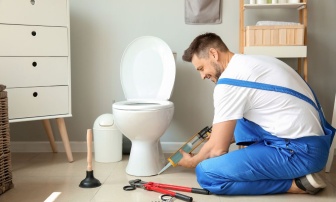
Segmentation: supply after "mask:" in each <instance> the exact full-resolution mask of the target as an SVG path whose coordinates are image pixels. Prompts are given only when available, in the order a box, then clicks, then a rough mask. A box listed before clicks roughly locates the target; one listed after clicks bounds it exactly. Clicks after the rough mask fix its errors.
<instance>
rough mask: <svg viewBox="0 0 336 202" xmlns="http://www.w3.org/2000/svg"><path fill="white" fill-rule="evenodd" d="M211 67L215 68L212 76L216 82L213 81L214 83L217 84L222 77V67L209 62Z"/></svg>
mask: <svg viewBox="0 0 336 202" xmlns="http://www.w3.org/2000/svg"><path fill="white" fill-rule="evenodd" d="M211 65H212V66H213V67H214V68H215V72H216V73H215V75H214V79H215V80H216V81H213V82H214V83H217V81H218V79H219V77H220V76H221V75H222V73H223V71H222V69H223V68H222V66H221V65H220V64H219V63H215V62H211Z"/></svg>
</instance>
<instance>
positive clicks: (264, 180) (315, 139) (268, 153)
mask: <svg viewBox="0 0 336 202" xmlns="http://www.w3.org/2000/svg"><path fill="white" fill-rule="evenodd" d="M217 84H226V85H235V86H240V87H247V88H256V89H260V90H268V91H276V92H281V93H288V94H290V95H293V96H296V97H298V98H300V99H303V100H305V101H307V102H308V103H310V104H312V105H313V106H314V108H315V109H316V110H318V112H319V115H320V119H321V124H322V127H323V130H324V134H325V135H324V136H310V137H303V138H298V139H283V138H278V137H276V136H274V135H271V134H270V133H269V132H267V131H265V130H264V129H262V128H261V127H260V126H259V125H257V124H255V123H253V122H251V121H249V120H247V119H244V118H243V119H240V120H237V124H236V128H235V131H234V136H235V140H236V143H237V144H242V143H248V144H249V143H252V144H250V145H249V146H248V147H246V148H244V149H240V150H237V151H233V152H229V153H227V154H225V155H222V156H218V157H215V158H210V159H207V160H204V161H202V162H201V163H199V164H198V165H197V167H196V176H197V181H198V183H199V184H200V185H201V187H203V188H204V189H208V190H209V191H210V192H211V193H214V194H225V195H261V194H277V193H285V192H287V191H288V190H289V188H290V187H291V185H292V180H293V179H294V178H298V177H301V176H304V175H307V174H310V173H315V172H319V171H320V170H322V169H323V168H324V166H325V164H326V162H327V159H328V154H329V148H330V146H331V143H332V140H333V137H334V134H335V129H334V128H333V127H332V126H331V125H330V124H329V123H328V122H327V121H326V120H325V118H324V115H323V112H322V110H321V107H320V104H319V103H318V101H317V98H316V96H315V94H314V96H315V100H316V103H317V104H315V103H314V102H313V101H312V100H311V99H310V98H308V97H306V96H305V95H303V94H301V93H299V92H297V91H294V90H292V89H289V88H285V87H281V86H275V85H270V84H263V83H256V82H250V81H242V80H235V79H227V78H225V79H220V80H219V81H218V83H217Z"/></svg>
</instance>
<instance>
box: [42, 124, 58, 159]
mask: <svg viewBox="0 0 336 202" xmlns="http://www.w3.org/2000/svg"><path fill="white" fill-rule="evenodd" d="M42 121H43V126H44V129H45V131H46V132H47V135H48V138H49V142H50V146H51V150H52V151H53V152H54V153H57V146H56V144H55V138H54V134H53V132H52V129H51V125H50V121H49V119H44V120H42Z"/></svg>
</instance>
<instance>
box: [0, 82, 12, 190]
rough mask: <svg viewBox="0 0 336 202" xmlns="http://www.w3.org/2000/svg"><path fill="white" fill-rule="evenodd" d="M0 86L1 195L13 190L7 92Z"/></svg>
mask: <svg viewBox="0 0 336 202" xmlns="http://www.w3.org/2000/svg"><path fill="white" fill-rule="evenodd" d="M4 89H5V86H4V85H1V84H0V195H1V194H3V193H5V192H6V191H8V190H9V189H11V188H13V187H14V186H13V182H12V163H11V154H10V148H9V147H10V136H9V122H8V101H7V92H6V91H3V90H4Z"/></svg>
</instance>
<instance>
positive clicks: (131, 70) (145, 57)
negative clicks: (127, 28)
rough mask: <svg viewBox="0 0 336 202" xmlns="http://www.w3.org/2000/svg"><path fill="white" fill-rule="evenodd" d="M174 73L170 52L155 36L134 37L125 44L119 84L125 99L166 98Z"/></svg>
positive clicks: (171, 86)
mask: <svg viewBox="0 0 336 202" xmlns="http://www.w3.org/2000/svg"><path fill="white" fill-rule="evenodd" d="M175 73H176V67H175V60H174V56H173V53H172V51H171V49H170V48H169V46H168V45H167V44H166V43H165V42H164V41H163V40H162V39H160V38H157V37H153V36H143V37H139V38H137V39H135V40H134V41H132V42H131V43H130V44H129V45H128V46H127V48H126V50H125V51H124V54H123V56H122V59H121V64H120V79H121V86H122V89H123V92H124V94H125V97H126V99H127V100H136V101H137V102H139V103H140V100H141V101H145V100H155V101H164V100H168V99H169V98H170V95H171V93H172V90H173V86H174V81H175ZM147 103H148V102H147ZM134 104H135V103H134ZM128 106H130V105H128ZM147 106H149V105H147ZM152 106H162V105H152ZM142 107H144V105H142Z"/></svg>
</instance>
